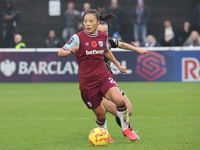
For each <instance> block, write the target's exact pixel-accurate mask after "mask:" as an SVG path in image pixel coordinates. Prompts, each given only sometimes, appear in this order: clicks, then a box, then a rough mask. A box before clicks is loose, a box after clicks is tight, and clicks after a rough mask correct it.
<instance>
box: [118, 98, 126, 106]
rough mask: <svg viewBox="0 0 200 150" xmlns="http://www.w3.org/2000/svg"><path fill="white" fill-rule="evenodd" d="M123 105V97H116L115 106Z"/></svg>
mask: <svg viewBox="0 0 200 150" xmlns="http://www.w3.org/2000/svg"><path fill="white" fill-rule="evenodd" d="M124 105H125V102H124V100H123V99H118V100H117V101H116V106H117V107H122V106H124Z"/></svg>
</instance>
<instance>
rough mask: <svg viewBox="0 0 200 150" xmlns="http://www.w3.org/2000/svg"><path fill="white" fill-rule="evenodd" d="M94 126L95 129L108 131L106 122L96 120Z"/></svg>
mask: <svg viewBox="0 0 200 150" xmlns="http://www.w3.org/2000/svg"><path fill="white" fill-rule="evenodd" d="M96 125H97V127H100V128H104V129H106V130H107V131H108V129H107V121H106V120H105V121H104V122H101V121H99V120H97V119H96Z"/></svg>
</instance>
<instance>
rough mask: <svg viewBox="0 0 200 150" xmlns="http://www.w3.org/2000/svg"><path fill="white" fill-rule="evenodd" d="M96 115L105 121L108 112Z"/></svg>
mask: <svg viewBox="0 0 200 150" xmlns="http://www.w3.org/2000/svg"><path fill="white" fill-rule="evenodd" d="M96 117H97V119H98V120H99V121H101V122H104V121H105V120H106V112H102V113H99V114H96Z"/></svg>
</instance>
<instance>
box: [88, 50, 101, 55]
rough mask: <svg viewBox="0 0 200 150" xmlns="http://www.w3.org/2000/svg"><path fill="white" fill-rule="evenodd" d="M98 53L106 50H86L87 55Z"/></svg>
mask: <svg viewBox="0 0 200 150" xmlns="http://www.w3.org/2000/svg"><path fill="white" fill-rule="evenodd" d="M96 54H101V55H103V54H104V50H92V51H88V50H86V55H96Z"/></svg>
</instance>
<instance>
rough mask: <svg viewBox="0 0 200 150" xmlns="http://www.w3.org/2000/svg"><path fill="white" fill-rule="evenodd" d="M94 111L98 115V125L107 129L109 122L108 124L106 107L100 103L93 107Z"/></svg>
mask: <svg viewBox="0 0 200 150" xmlns="http://www.w3.org/2000/svg"><path fill="white" fill-rule="evenodd" d="M92 110H93V112H94V113H95V115H96V125H97V127H101V128H104V129H106V130H108V129H107V124H106V110H105V108H104V107H103V106H102V105H101V104H100V105H99V106H98V107H97V108H94V109H92Z"/></svg>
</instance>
